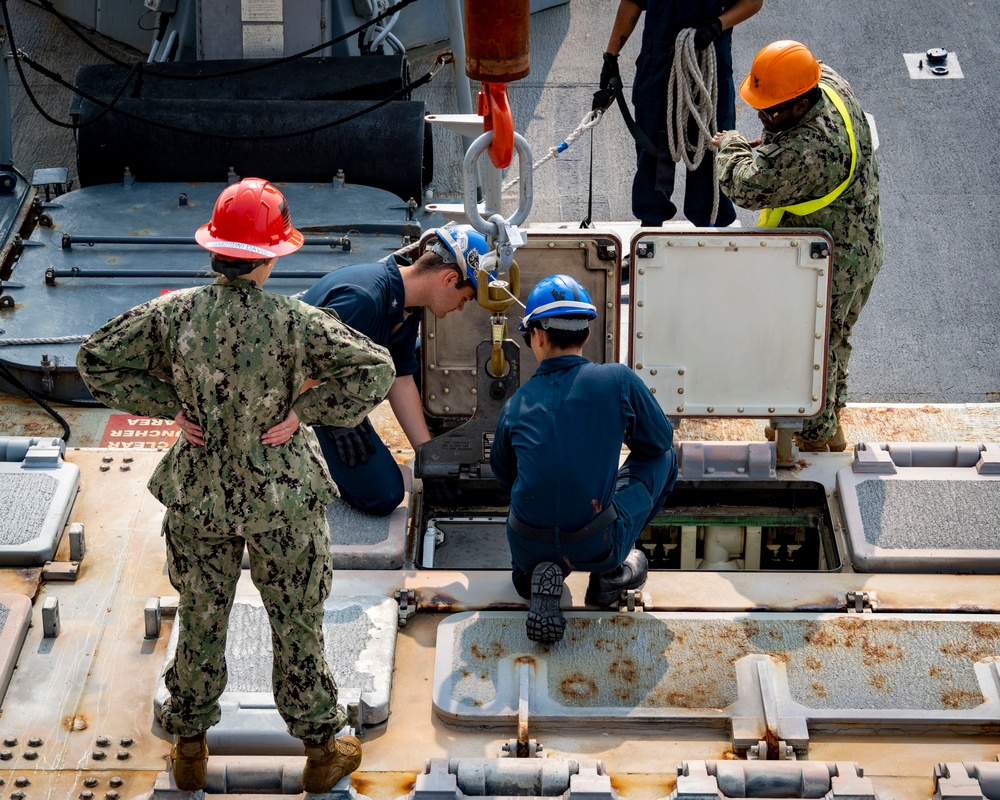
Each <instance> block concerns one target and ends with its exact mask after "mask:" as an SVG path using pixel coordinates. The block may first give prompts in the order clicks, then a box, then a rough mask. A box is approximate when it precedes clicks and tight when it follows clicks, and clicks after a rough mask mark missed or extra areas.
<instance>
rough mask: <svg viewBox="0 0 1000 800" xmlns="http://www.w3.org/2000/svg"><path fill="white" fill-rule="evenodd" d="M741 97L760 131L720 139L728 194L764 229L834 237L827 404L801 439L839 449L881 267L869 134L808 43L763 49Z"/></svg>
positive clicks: (810, 446) (838, 80) (803, 443)
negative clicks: (851, 377) (866, 312)
mask: <svg viewBox="0 0 1000 800" xmlns="http://www.w3.org/2000/svg"><path fill="white" fill-rule="evenodd" d="M740 96H741V97H742V98H743V99H744V100H745V101H746V102H747V103H748V104H750V105H751V106H752V107H753V108H756V109H757V116H758V117H759V119H760V121H761V123H762V124H763V126H764V132H763V134H762V136H761V139H760V141H759V142H755V143H750V142H748V141H747V140H746V139H745V138H743V136H742V135H740V133H739V132H737V131H723V132H720V133H719V134H718V135H716V136H715V137H714V139H713V144H715V146H716V147H718V148H719V155H718V159H717V160H718V166H719V183H720V185H721V186H722V190H723V191H724V192H725V193H726V194H727V195H728V196H729V197H730V198H731V199H732V201H733V202H734V203H736V204H737V205H739V206H742V207H743V208H749V209H753V210H755V211H759V212H760V216H759V218H758V220H757V226H758V227H761V228H776V227H782V228H821V229H824V230H826V231H829V233H830V235H831V236H832V238H833V245H834V246H833V268H832V276H831V289H830V290H831V298H830V338H829V349H828V356H827V372H826V374H827V381H826V387H825V388H826V398H825V405H824V408H823V411H822V413H820V415H819V416H818V417H814V418H812V419H808V420H806V421H805V423H804V425H803V428H802V433H801V435H800V436H799V437H798V444H799V447H800V448H801V449H803V450H810V451H825V450H843V449H845V447H846V444H847V441H846V437H845V435H844V433H843V431H842V429H841V427H840V422H839V411H840V409H841V408H843V407H844V405H846V403H847V362H848V359H849V358H850V355H851V343H850V335H851V329H852V327H853V326H854V324H855V323H856V322H857V320H858V315H859V314H860V313H861V309H862V308H863V307H864V305H865V302H866V301H867V300H868V295H869V293H870V292H871V288H872V283H873V282H874V280H875V275H876V274H877V273H878V271H879V269H880V268H881V266H882V253H883V246H882V221H881V216H880V214H879V179H878V166H877V164H876V162H875V149H874V145H873V136H872V130H871V128H870V127H869V123H868V120H867V118H866V116H865V113H864V111H863V110H862V108H861V104H860V103H859V102H858V100H857V98H856V97H855V95H854V92H853V91H852V90H851V86H850V84H849V83H848V82H847V81H846V80H844V78H843V77H841V76H840V75H839V74H837V72H835V71H834V70H833V69H831V68H830V67H829V66H827V65H825V64H820V63H819V61H817V60H816V57H815V56H814V55H813V54H812V52H811V51H810V50H809V48H808V47H806V46H805V45H804V44H803V43H802V42H795V41H790V40H783V41H778V42H772V43H771V44H769V45H767V47H765V48H763V49H762V50H761V51H760V52H759V53H757V57H756V58H754V61H753V65H752V66H751V68H750V74H749V75H747V77H746V79H745V80H744V81H743V83H742V84H741V85H740ZM755 146H756V152H755V151H754V147H755Z"/></svg>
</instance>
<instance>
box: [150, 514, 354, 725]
mask: <svg viewBox="0 0 1000 800" xmlns="http://www.w3.org/2000/svg"><path fill="white" fill-rule="evenodd" d="M163 534H164V537H165V538H166V544H167V569H168V572H169V576H170V582H171V583H172V584H173V586H174V588H175V589H176V590H177V591H178V593H179V594H180V603H179V606H178V608H177V624H179V625H180V632H179V638H178V642H177V652H176V653H175V655H174V658H173V660H172V661H171V663H170V664H169V666H168V667H167V672H166V675H165V678H166V685H167V690H168V691H169V692H170V697H169V698H168V699H167V701H166V702H165V703H164V704H163V707H162V709H161V713H160V723H161V725H162V726H163V728H164V730H166V731H167V732H168V733H172V734H176V735H179V736H191V735H194V734H196V733H199V732H200V731H204V730H207V729H208V728H210V727H211V726H212V725H214V724H215V723H217V722H218V721H219V719H220V717H221V709H220V707H219V697H220V696H221V695H222V692H223V690H224V689H225V688H226V682H227V680H228V672H227V670H226V657H225V655H226V633H227V630H228V625H229V613H230V610H231V609H232V605H233V598H234V595H235V591H236V582H237V580H238V579H239V577H240V573H241V572H242V563H243V549H244V543H245V544H246V547H247V550H248V551H249V553H250V575H251V577H252V579H253V582H254V584H255V585H256V587H257V588H258V589H259V590H260V595H261V599H262V600H263V603H264V608H265V609H266V610H267V614H268V618H269V620H270V623H271V646H272V651H273V662H272V670H271V686H272V690H273V692H274V699H275V702H276V704H277V707H278V712H279V713H280V714H281V716H282V718H283V719H284V720H285V723H286V724H287V725H288V732H289V733H290V734H291V735H292V736H294V737H296V738H299V739H308V740H316V741H326V740H327V739H329V738H330V737H331V736H333V735H334V734H335V733H336V732H337V731H339V730H340V729H341V728H343V727H344V725H345V723H346V722H347V714H346V712H345V711H344V709H343V707H341V706H338V705H337V684H336V683H335V681H334V678H333V673H332V672H331V671H330V667H329V665H328V664H327V662H326V658H325V656H324V644H323V628H322V623H323V602H324V601H325V600H326V598H327V596H328V595H329V593H330V587H331V584H332V582H333V573H332V569H333V566H332V557H331V555H330V533H329V529H328V528H327V524H326V516H325V512H324V509H322V507H321V508H320V509H319V511H318V512H317V513H315V514H313V515H311V516H310V517H307V518H306V519H305V520H302V521H301V522H298V523H296V524H294V525H291V526H288V527H281V528H275V529H273V530H270V531H265V532H264V533H259V534H247V535H246V538H244V537H243V536H242V535H240V534H239V532H238V531H234V530H233V529H232V528H227V529H225V530H221V529H214V530H213V529H211V528H205V527H203V526H195V525H190V524H188V523H186V522H185V521H184V520H182V519H181V518H180V517H178V516H177V515H176V514H172V513H171V512H169V511H168V512H167V514H166V516H165V517H164V520H163Z"/></svg>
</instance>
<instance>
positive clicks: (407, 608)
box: [392, 589, 417, 628]
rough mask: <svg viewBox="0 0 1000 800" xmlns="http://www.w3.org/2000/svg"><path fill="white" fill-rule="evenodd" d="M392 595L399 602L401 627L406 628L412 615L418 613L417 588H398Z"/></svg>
mask: <svg viewBox="0 0 1000 800" xmlns="http://www.w3.org/2000/svg"><path fill="white" fill-rule="evenodd" d="M392 596H393V598H394V599H395V600H396V602H397V603H399V627H400V628H405V627H406V623H407V622H408V621H409V619H410V617H412V616H413V615H414V614H416V613H417V592H416V590H415V589H397V590H396V591H395V592H393V594H392Z"/></svg>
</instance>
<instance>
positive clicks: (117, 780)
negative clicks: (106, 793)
mask: <svg viewBox="0 0 1000 800" xmlns="http://www.w3.org/2000/svg"><path fill="white" fill-rule="evenodd" d="M123 783H125V781H123V780H122V779H121V778H119V777H118V776H117V775H115V777H113V778H112V779H111V780H110V781H108V786H111V787H113V788H115V789H117V788H118V787H119V786H121V785H122V784H123Z"/></svg>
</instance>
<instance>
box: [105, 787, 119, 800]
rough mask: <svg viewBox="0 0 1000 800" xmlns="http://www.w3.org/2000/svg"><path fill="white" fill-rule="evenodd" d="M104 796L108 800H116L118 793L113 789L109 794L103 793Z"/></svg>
mask: <svg viewBox="0 0 1000 800" xmlns="http://www.w3.org/2000/svg"><path fill="white" fill-rule="evenodd" d="M104 796H105V797H106V798H107V799H108V800H118V792H116V791H115V790H114V789H112V790H111V791H110V792H105V793H104Z"/></svg>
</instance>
